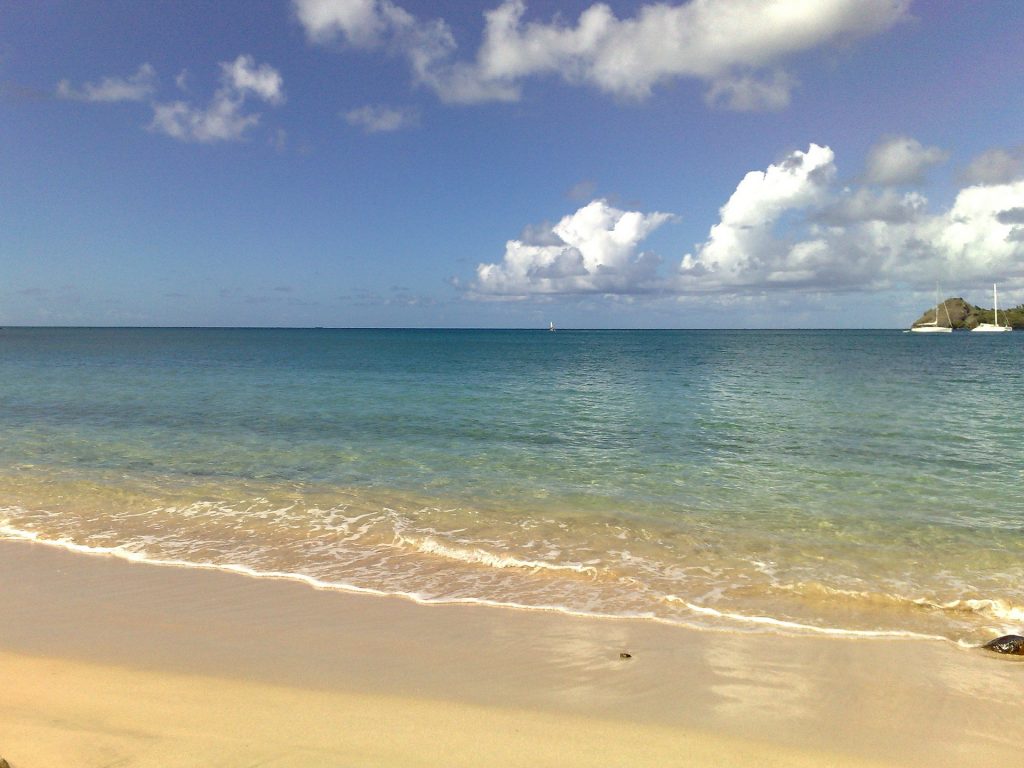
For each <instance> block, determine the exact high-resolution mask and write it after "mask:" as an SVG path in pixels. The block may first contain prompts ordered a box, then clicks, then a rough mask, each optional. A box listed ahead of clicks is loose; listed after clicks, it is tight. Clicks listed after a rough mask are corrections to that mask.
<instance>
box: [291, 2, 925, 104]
mask: <svg viewBox="0 0 1024 768" xmlns="http://www.w3.org/2000/svg"><path fill="white" fill-rule="evenodd" d="M909 5H910V2H909V0H819V1H818V2H815V3H796V4H794V3H787V2H780V1H776V2H763V0H691V2H688V3H682V4H679V5H667V4H663V3H652V4H648V5H643V6H641V7H640V9H639V10H638V11H637V13H636V15H635V16H633V17H630V18H623V19H620V18H618V17H617V16H616V15H615V14H614V12H613V11H612V10H611V8H610V7H609V6H608V5H606V4H604V3H595V4H594V5H591V6H590V7H588V8H586V9H585V10H584V11H583V12H582V13H581V14H580V16H579V18H578V19H577V21H576V23H575V25H573V24H566V23H564V22H563V21H562V20H561V19H557V18H556V19H555V20H554V21H551V22H549V23H544V22H540V21H529V20H526V14H527V6H526V3H525V2H523V0H504V2H502V3H501V4H500V5H499V6H498V7H496V8H494V9H492V10H490V11H486V12H485V13H484V21H485V28H484V34H483V40H482V41H481V44H480V46H479V48H478V50H477V52H476V55H475V57H473V58H471V59H456V53H457V47H458V46H457V44H456V41H455V37H454V35H453V33H452V30H451V28H450V27H449V25H448V24H447V23H446V22H445V21H444V20H443V19H434V20H429V21H424V20H420V19H417V18H416V17H415V16H413V15H412V14H411V13H409V12H408V11H406V10H405V9H403V8H401V7H400V6H398V5H396V4H395V3H393V2H391V0H293V7H294V9H295V13H296V17H297V18H298V20H299V22H300V24H301V25H302V27H303V29H304V30H305V32H306V36H307V38H308V39H309V40H310V41H311V42H312V43H314V44H318V45H329V44H332V43H335V42H342V43H344V44H346V45H348V46H350V47H352V48H357V49H363V50H374V49H383V50H387V51H388V52H390V53H391V54H393V55H398V56H402V57H404V58H406V60H407V61H408V63H409V66H410V68H411V70H412V74H413V78H414V80H415V82H416V83H417V84H420V85H425V86H427V87H428V88H430V89H432V90H433V91H434V92H435V93H436V94H437V96H438V97H439V98H440V99H441V100H442V101H445V102H451V103H478V102H486V101H515V100H517V99H519V98H520V90H521V85H522V81H523V80H525V79H527V78H531V77H539V76H557V77H560V78H561V79H562V80H563V81H565V82H566V83H569V84H572V85H577V84H587V85H590V86H593V87H596V88H597V89H598V90H600V91H603V92H605V93H608V94H610V95H613V96H616V97H620V98H626V99H643V98H646V97H647V96H649V95H650V93H651V91H652V89H653V88H654V87H655V86H657V85H658V84H660V83H663V82H666V81H669V80H672V79H675V78H692V79H696V80H699V81H701V82H703V83H705V84H706V85H707V87H708V91H707V94H706V100H707V102H708V104H709V105H711V106H714V107H722V108H727V109H735V110H766V109H780V108H782V107H785V106H786V105H787V104H788V103H789V99H790V92H791V90H792V88H793V87H794V85H795V84H796V79H795V78H794V77H793V76H792V75H790V74H789V73H788V72H786V71H785V70H784V69H783V68H782V66H783V63H784V61H785V60H786V59H787V58H789V57H793V56H796V55H798V54H800V53H803V52H806V51H810V50H813V49H816V48H820V47H822V46H824V45H826V44H829V43H834V42H836V41H837V40H841V39H851V38H857V37H864V36H868V35H872V34H878V33H881V32H884V31H885V30H887V29H889V28H891V27H892V26H893V25H895V24H897V23H898V22H900V21H902V20H904V19H906V18H907V17H908V8H909Z"/></svg>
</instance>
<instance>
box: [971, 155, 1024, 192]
mask: <svg viewBox="0 0 1024 768" xmlns="http://www.w3.org/2000/svg"><path fill="white" fill-rule="evenodd" d="M964 178H965V179H966V181H967V183H968V184H1005V183H1006V182H1008V181H1015V180H1017V179H1020V178H1024V147H1012V148H1009V149H1003V148H998V149H990V150H988V151H987V152H983V153H982V154H980V155H978V156H977V157H976V158H974V160H972V161H971V163H970V165H968V166H967V169H966V171H965V172H964Z"/></svg>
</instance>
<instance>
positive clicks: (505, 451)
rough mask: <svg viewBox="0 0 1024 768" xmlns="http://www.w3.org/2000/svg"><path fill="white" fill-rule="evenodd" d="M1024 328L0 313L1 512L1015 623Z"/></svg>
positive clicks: (383, 577) (676, 606) (694, 610)
mask: <svg viewBox="0 0 1024 768" xmlns="http://www.w3.org/2000/svg"><path fill="white" fill-rule="evenodd" d="M1022 362H1024V334H1020V333H1014V334H1001V335H998V336H996V337H987V336H981V335H971V334H966V333H963V334H961V333H954V334H951V335H949V336H948V337H944V338H932V337H921V336H918V335H915V334H905V333H901V332H899V331H863V332H854V331H779V332H770V331H558V332H557V333H548V332H546V331H461V330H445V331H431V330H400V331H391V330H366V331H363V330H312V329H311V330H227V329H225V330H220V329H216V330H215V329H17V328H15V329H10V328H9V329H6V330H4V331H0V373H2V376H0V431H2V435H3V437H2V440H0V525H2V528H0V531H2V532H3V535H4V536H6V537H11V538H23V537H34V538H38V539H42V540H47V541H54V542H62V543H64V544H65V545H67V546H72V545H74V546H77V547H84V548H92V549H96V550H106V549H112V550H114V551H115V553H116V554H120V555H122V556H126V557H134V558H139V559H150V560H158V561H174V562H179V563H181V564H194V565H201V564H206V565H215V566H218V567H231V568H238V569H242V570H246V571H247V572H252V573H259V574H277V575H290V576H294V577H301V578H305V579H307V580H310V581H311V582H313V583H316V584H321V585H333V586H337V587H339V588H355V589H366V590H371V591H380V592H386V593H402V594H407V595H410V596H413V597H415V598H416V599H420V600H426V601H453V600H466V601H480V602H492V603H500V604H508V605H516V606H524V607H543V608H551V609H556V610H564V611H570V612H582V613H597V614H612V615H629V616H637V617H642V618H656V619H662V620H666V621H674V622H681V623H687V624H697V625H708V624H713V625H715V626H726V627H728V628H732V629H736V630H752V631H757V630H764V629H771V630H775V631H805V632H830V633H833V632H842V633H850V632H853V633H863V634H864V635H865V636H870V635H872V634H873V633H882V634H900V633H915V634H922V635H929V636H938V637H945V638H949V639H953V640H959V641H965V642H977V641H978V640H981V639H987V638H988V637H989V636H990V635H991V634H992V633H993V632H1007V631H1018V632H1019V631H1020V630H1021V629H1024V500H1022V498H1021V494H1020V492H1019V488H1020V487H1022V485H1024V483H1022V481H1024V440H1022V437H1024V434H1022V430H1021V419H1020V414H1021V413H1024V386H1022V384H1024V381H1022V379H1024V374H1022V373H1021V364H1022Z"/></svg>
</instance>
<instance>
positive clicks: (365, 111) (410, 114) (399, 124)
mask: <svg viewBox="0 0 1024 768" xmlns="http://www.w3.org/2000/svg"><path fill="white" fill-rule="evenodd" d="M345 121H346V122H347V123H348V124H349V125H354V126H357V127H359V128H362V129H363V131H364V132H365V133H390V132H392V131H400V130H402V129H403V128H410V127H413V126H415V125H417V124H418V123H419V115H418V114H417V113H416V112H414V111H412V110H409V109H395V108H393V107H386V106H383V105H381V104H368V105H366V106H365V107H359V108H358V109H350V110H349V111H348V112H346V113H345Z"/></svg>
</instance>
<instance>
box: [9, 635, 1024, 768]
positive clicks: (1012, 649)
mask: <svg viewBox="0 0 1024 768" xmlns="http://www.w3.org/2000/svg"><path fill="white" fill-rule="evenodd" d="M982 647H983V648H987V649H988V650H990V651H995V652H996V653H1012V654H1015V655H1017V656H1024V637H1021V636H1020V635H1003V636H1002V637H997V638H996V639H995V640H990V641H989V642H987V643H985V645H983V646H982ZM0 768H3V766H0Z"/></svg>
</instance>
